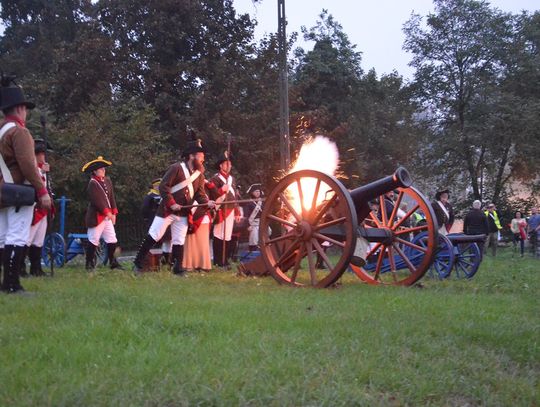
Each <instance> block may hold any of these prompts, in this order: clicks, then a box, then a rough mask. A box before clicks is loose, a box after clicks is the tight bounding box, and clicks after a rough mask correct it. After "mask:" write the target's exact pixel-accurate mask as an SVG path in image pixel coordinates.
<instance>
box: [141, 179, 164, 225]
mask: <svg viewBox="0 0 540 407" xmlns="http://www.w3.org/2000/svg"><path fill="white" fill-rule="evenodd" d="M160 182H161V178H156V179H155V180H153V181H152V183H151V184H150V190H149V191H148V192H147V193H146V196H145V197H144V200H143V203H142V207H141V213H142V216H143V219H144V226H145V228H146V229H148V228H149V227H150V225H151V224H152V222H153V220H154V216H156V212H157V209H158V206H159V201H161V196H160V195H159V189H158V188H159V184H160Z"/></svg>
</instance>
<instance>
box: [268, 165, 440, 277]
mask: <svg viewBox="0 0 540 407" xmlns="http://www.w3.org/2000/svg"><path fill="white" fill-rule="evenodd" d="M411 184H412V180H411V177H410V175H409V173H408V172H407V170H405V169H404V168H401V167H400V168H398V169H397V170H396V171H395V172H394V174H392V175H390V176H388V177H385V178H382V179H379V180H377V181H375V182H372V183H370V184H367V185H365V186H362V187H359V188H356V189H354V190H352V191H348V190H347V189H346V188H345V186H344V185H343V184H342V183H341V182H340V181H339V180H337V179H336V178H335V177H333V176H330V175H327V174H323V173H321V172H318V171H315V170H301V171H297V172H294V173H291V174H289V175H287V176H285V177H284V178H283V179H281V180H280V181H279V182H278V184H277V185H276V186H275V188H274V189H273V190H272V191H271V192H270V194H269V195H268V197H267V199H266V202H265V204H264V207H263V211H262V214H261V221H260V228H259V230H260V236H259V237H260V239H259V244H260V250H261V258H262V260H263V264H264V267H265V268H266V270H267V271H269V272H270V274H271V275H272V276H273V277H274V278H275V279H276V280H277V281H278V282H280V283H284V284H289V285H293V286H305V285H307V286H314V287H328V286H330V285H332V284H334V283H335V282H336V281H337V280H338V279H339V278H340V277H341V276H342V274H343V273H344V272H345V271H346V270H348V269H349V268H350V269H352V271H353V272H354V273H355V274H356V275H357V276H358V277H359V278H360V279H361V280H363V281H364V282H366V283H369V284H391V285H411V284H414V283H415V282H416V281H418V280H419V279H420V278H422V276H423V275H424V274H425V273H426V271H427V270H428V268H429V267H430V265H431V263H432V261H433V258H434V255H435V248H436V245H437V225H436V220H435V215H434V214H433V210H432V208H431V205H430V203H429V201H427V199H425V198H424V196H423V195H422V194H421V193H420V192H419V191H417V190H416V189H415V188H413V187H412V186H411ZM393 190H397V199H396V200H395V202H394V204H393V206H389V205H388V204H387V202H386V200H385V197H384V195H385V194H386V193H387V192H389V191H393ZM377 202H378V203H379V208H381V210H380V211H376V210H375V208H374V207H375V206H376V204H377ZM370 203H371V205H370ZM402 204H406V209H401V208H400V207H401V206H402ZM419 212H420V213H422V215H423V218H424V219H425V222H423V224H421V225H415V223H414V221H413V220H414V215H415V214H416V213H419ZM419 233H424V238H423V240H422V245H420V244H417V243H415V242H413V239H414V235H416V234H419ZM359 259H365V264H361V263H363V261H359ZM351 261H352V262H351ZM353 263H354V264H353Z"/></svg>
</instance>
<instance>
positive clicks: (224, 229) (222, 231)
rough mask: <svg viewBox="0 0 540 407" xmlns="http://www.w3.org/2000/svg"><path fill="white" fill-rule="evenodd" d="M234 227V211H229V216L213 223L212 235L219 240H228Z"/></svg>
mask: <svg viewBox="0 0 540 407" xmlns="http://www.w3.org/2000/svg"><path fill="white" fill-rule="evenodd" d="M233 227H234V211H231V213H229V216H227V218H226V219H225V221H224V222H220V223H216V224H215V225H214V237H217V238H218V239H221V240H226V241H230V240H231V236H232V230H233Z"/></svg>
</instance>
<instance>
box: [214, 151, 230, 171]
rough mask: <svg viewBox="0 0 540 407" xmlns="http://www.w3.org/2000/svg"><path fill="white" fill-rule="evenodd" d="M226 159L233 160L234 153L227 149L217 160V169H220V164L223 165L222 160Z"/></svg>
mask: <svg viewBox="0 0 540 407" xmlns="http://www.w3.org/2000/svg"><path fill="white" fill-rule="evenodd" d="M224 161H232V155H231V153H230V152H229V151H227V150H225V151H224V152H222V153H221V154H220V155H219V157H218V159H217V161H216V170H219V166H220V165H221V163H222V162H224Z"/></svg>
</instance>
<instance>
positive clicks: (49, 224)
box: [40, 114, 54, 277]
mask: <svg viewBox="0 0 540 407" xmlns="http://www.w3.org/2000/svg"><path fill="white" fill-rule="evenodd" d="M40 122H41V128H42V129H43V141H44V142H45V162H46V163H47V162H48V161H47V149H48V144H49V140H48V132H47V118H46V117H45V114H41V117H40ZM45 180H46V187H47V192H48V193H49V195H50V196H51V200H52V195H53V194H52V190H51V177H50V171H49V172H48V173H46V174H45ZM52 205H54V201H53V202H52ZM52 221H53V219H52V210H50V209H49V211H48V212H47V229H49V231H50V230H51V229H52V223H53V222H52ZM48 256H49V265H50V268H51V277H54V256H53V244H52V240H51V241H50V242H49V253H48Z"/></svg>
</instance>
